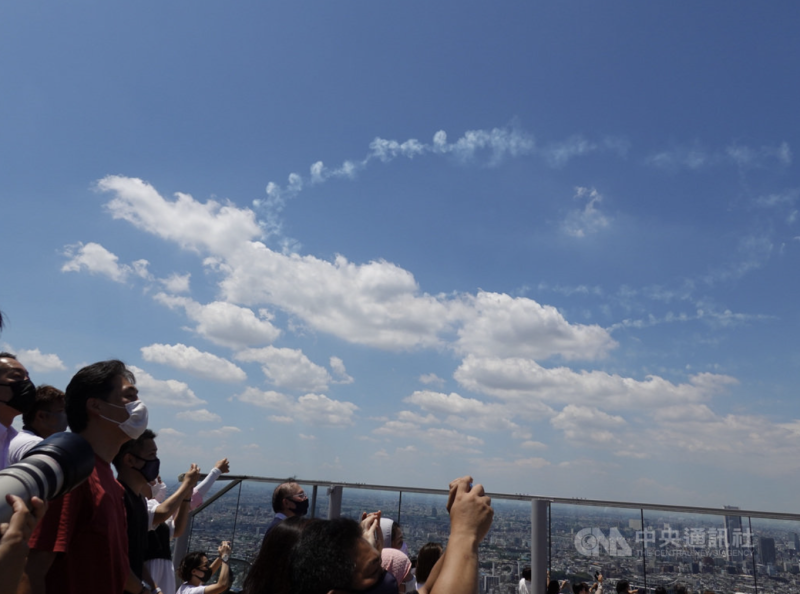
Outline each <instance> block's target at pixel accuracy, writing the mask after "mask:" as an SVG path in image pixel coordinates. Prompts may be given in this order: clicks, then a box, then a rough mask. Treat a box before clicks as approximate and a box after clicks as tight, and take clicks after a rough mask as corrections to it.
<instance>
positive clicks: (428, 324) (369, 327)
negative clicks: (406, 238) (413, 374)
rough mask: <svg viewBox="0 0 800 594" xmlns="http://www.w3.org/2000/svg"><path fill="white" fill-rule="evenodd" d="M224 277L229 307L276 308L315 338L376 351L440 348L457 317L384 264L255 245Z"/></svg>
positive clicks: (231, 261) (229, 263)
mask: <svg viewBox="0 0 800 594" xmlns="http://www.w3.org/2000/svg"><path fill="white" fill-rule="evenodd" d="M224 271H225V272H226V273H227V276H226V277H225V278H224V279H223V280H222V282H221V283H220V286H221V288H222V293H223V295H224V297H225V298H226V300H228V301H234V302H237V303H243V304H254V303H268V304H272V305H275V306H277V307H280V308H281V309H283V310H284V311H287V312H289V313H290V314H292V315H295V316H297V317H298V318H300V319H301V320H303V321H304V322H305V323H306V324H308V325H309V326H310V327H311V328H313V329H315V330H318V331H322V332H327V333H330V334H333V335H335V336H338V337H340V338H343V339H344V340H347V341H349V342H354V343H359V344H366V345H369V346H374V347H378V348H384V349H392V350H399V349H409V348H413V347H419V346H434V345H438V344H440V342H441V340H440V338H439V336H438V334H439V333H440V332H442V331H444V330H445V329H447V328H448V327H449V325H450V323H451V322H452V321H453V319H454V317H455V312H453V311H452V309H453V308H452V307H450V306H448V304H447V303H445V302H443V300H442V299H440V298H437V297H433V296H430V295H427V294H423V295H419V294H418V293H419V291H418V287H417V284H416V281H415V280H414V277H413V275H411V273H409V272H408V271H406V270H403V269H402V268H400V267H398V266H396V265H394V264H391V263H389V262H385V261H378V262H369V263H368V264H362V265H357V264H353V263H350V262H348V261H347V259H345V258H344V257H342V256H338V257H337V258H336V259H335V261H334V262H327V261H324V260H320V259H317V258H314V257H313V256H302V257H301V256H298V255H296V254H292V255H284V254H278V253H276V252H273V251H272V250H269V249H268V248H267V247H266V246H265V245H263V244H261V243H252V244H249V245H248V246H247V247H246V249H242V250H240V251H238V252H236V253H235V254H233V255H232V256H231V257H229V258H228V259H227V262H226V265H225V267H224Z"/></svg>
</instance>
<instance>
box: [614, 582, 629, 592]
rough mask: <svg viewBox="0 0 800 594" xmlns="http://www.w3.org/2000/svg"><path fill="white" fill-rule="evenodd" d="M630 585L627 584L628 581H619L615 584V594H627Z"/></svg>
mask: <svg viewBox="0 0 800 594" xmlns="http://www.w3.org/2000/svg"><path fill="white" fill-rule="evenodd" d="M630 588H631V585H630V584H629V583H628V580H620V581H618V582H617V594H619V593H620V592H625V593H627V592H628V590H630Z"/></svg>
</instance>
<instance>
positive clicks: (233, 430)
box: [197, 426, 242, 439]
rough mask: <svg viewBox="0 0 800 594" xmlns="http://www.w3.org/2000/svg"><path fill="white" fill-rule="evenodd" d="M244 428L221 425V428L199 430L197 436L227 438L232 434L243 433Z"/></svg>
mask: <svg viewBox="0 0 800 594" xmlns="http://www.w3.org/2000/svg"><path fill="white" fill-rule="evenodd" d="M241 432H242V430H241V429H239V428H238V427H227V426H226V427H220V428H219V429H211V430H207V431H198V432H197V436H198V437H202V438H203V439H227V438H229V437H231V436H232V435H236V434H237V433H241Z"/></svg>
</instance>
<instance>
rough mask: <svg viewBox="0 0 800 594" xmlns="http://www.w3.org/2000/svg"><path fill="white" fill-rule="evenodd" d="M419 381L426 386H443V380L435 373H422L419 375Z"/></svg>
mask: <svg viewBox="0 0 800 594" xmlns="http://www.w3.org/2000/svg"><path fill="white" fill-rule="evenodd" d="M419 381H420V383H423V384H425V385H426V386H443V385H444V380H443V379H442V378H440V377H439V376H438V375H436V374H435V373H424V374H422V375H421V376H419Z"/></svg>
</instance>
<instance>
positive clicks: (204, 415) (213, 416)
mask: <svg viewBox="0 0 800 594" xmlns="http://www.w3.org/2000/svg"><path fill="white" fill-rule="evenodd" d="M175 416H176V417H177V418H179V419H184V420H187V421H196V422H198V423H208V422H212V421H217V422H219V421H222V417H220V416H219V415H218V414H217V413H212V412H210V411H208V410H206V409H205V408H200V409H198V410H185V411H183V412H179V413H178V414H177V415H175Z"/></svg>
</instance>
